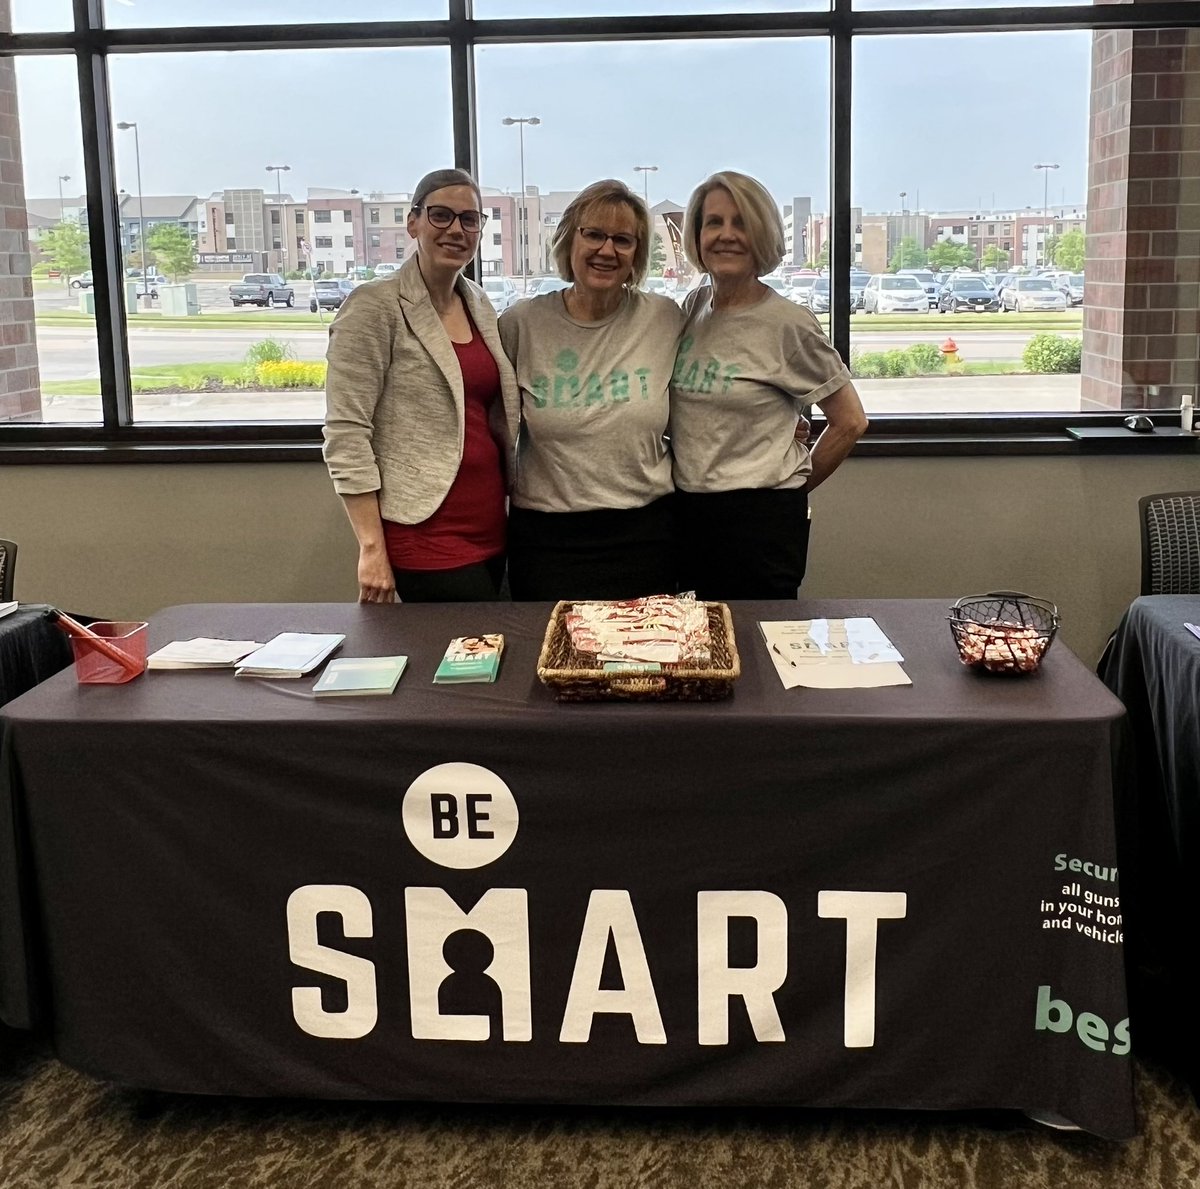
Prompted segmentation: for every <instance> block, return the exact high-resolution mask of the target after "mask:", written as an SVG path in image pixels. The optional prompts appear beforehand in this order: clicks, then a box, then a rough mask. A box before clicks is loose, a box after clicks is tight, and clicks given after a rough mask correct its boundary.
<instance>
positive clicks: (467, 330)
mask: <svg viewBox="0 0 1200 1189" xmlns="http://www.w3.org/2000/svg"><path fill="white" fill-rule="evenodd" d="M481 205H482V199H481V196H480V193H479V187H478V186H477V185H476V183H475V180H474V179H473V178H472V177H471V175H470V174H468V173H465V172H464V171H463V170H460V169H441V170H437V171H436V172H434V173H431V174H427V175H426V176H425V177H424V178H422V179H421V181H420V182H419V183H418V184H417V188H416V190H415V191H414V193H413V203H412V210H411V211H410V213H409V216H408V234H409V235H410V236H411V237H412V238H413V239H414V240H415V241H416V245H417V250H416V253H415V254H414V255H412V256H410V257H409V259H408V260H406V261H405V263H404V265H403V266H402V267H401V268H399V269H398V270H397V271H396V272H394V273H393V274H392V275H391V276H390V277H387V278H385V279H383V280H379V281H373V282H371V283H370V284H368V285H362V286H360V287H359V288H357V289H355V290H354V292H353V293H351V294H350V296H349V297H348V298H347V299H346V301H345V303H344V304H343V306H342V308H341V309H340V310H339V311H338V315H337V317H336V318H335V319H334V321H333V325H332V326H331V328H330V331H329V351H328V354H327V359H328V361H329V368H328V375H327V378H326V412H325V449H324V455H325V463H326V465H327V466H328V467H329V474H330V476H331V477H332V479H333V485H334V488H335V490H336V491H337V493H338V494H339V495H340V496H341V497H342V502H343V504H344V505H345V508H346V515H347V516H348V517H349V518H350V524H351V526H352V527H353V529H354V535H355V537H356V538H357V540H358V588H359V596H358V597H359V601H360V602H364V603H387V602H391V601H392V600H393V599H395V598H397V597H399V598H401V599H403V600H406V601H410V602H461V601H467V600H475V599H483V600H486V599H494V598H495V597H496V595H497V592H498V591H499V588H500V582H501V580H502V578H503V573H504V556H505V494H506V478H505V476H506V474H507V473H508V472H509V470H510V461H511V458H512V453H513V448H514V444H515V441H516V434H517V423H518V410H519V401H518V396H517V387H516V380H515V377H514V375H513V370H512V367H511V366H510V365H509V362H508V360H507V358H506V357H505V354H504V349H503V348H502V347H501V345H500V336H499V332H498V331H497V329H496V314H495V311H494V310H493V308H492V305H491V302H489V301H488V299H487V297H486V296H485V295H484V292H483V290H482V289H481V288H480V287H479V286H478V285H475V284H473V283H472V282H471V281H468V280H467V279H466V278H465V277H463V276H462V269H463V267H464V266H465V265H466V264H468V263H469V262H470V261H471V260H472V259H474V257H475V252H476V248H477V247H478V244H479V234H480V232H481V231H482V230H483V225H484V223H485V222H486V221H487V216H486V215H485V214H484V213H483V211H482V210H481V209H480V207H481Z"/></svg>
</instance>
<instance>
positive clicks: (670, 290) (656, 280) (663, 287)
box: [642, 277, 675, 297]
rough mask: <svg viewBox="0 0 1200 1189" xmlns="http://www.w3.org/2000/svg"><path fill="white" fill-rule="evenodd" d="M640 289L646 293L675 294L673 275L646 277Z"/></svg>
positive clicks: (670, 295)
mask: <svg viewBox="0 0 1200 1189" xmlns="http://www.w3.org/2000/svg"><path fill="white" fill-rule="evenodd" d="M642 289H643V291H644V292H646V293H657V294H659V295H660V296H662V297H674V296H675V278H674V277H647V278H646V279H645V280H644V281H643V282H642Z"/></svg>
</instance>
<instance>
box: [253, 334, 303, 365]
mask: <svg viewBox="0 0 1200 1189" xmlns="http://www.w3.org/2000/svg"><path fill="white" fill-rule="evenodd" d="M295 357H296V353H295V352H294V351H293V350H292V348H291V347H290V346H289V345H288V344H287V343H281V342H280V341H279V340H278V339H259V340H258V342H257V343H251V344H250V350H249V351H247V352H246V362H247V363H248V364H249V365H250V366H251V367H257V366H258V365H259V364H260V363H282V362H283V361H284V360H285V359H295Z"/></svg>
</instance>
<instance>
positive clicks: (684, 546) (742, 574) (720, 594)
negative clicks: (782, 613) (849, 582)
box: [675, 488, 808, 601]
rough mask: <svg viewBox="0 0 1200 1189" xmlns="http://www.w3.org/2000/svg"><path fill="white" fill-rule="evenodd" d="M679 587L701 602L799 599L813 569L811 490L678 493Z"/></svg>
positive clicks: (676, 510) (676, 504)
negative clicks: (810, 560)
mask: <svg viewBox="0 0 1200 1189" xmlns="http://www.w3.org/2000/svg"><path fill="white" fill-rule="evenodd" d="M675 517H676V524H677V526H678V535H677V541H678V558H679V561H678V571H679V589H680V590H694V591H695V592H696V595H697V596H698V597H699V598H702V599H720V600H722V601H728V600H729V599H794V598H795V597H796V588H797V587H798V586H799V585H800V583H801V582H803V581H804V570H805V567H806V565H807V564H808V492H807V491H805V490H804V488H799V489H798V490H792V489H787V490H742V491H718V492H711V493H703V494H698V493H694V492H689V491H677V492H676V493H675Z"/></svg>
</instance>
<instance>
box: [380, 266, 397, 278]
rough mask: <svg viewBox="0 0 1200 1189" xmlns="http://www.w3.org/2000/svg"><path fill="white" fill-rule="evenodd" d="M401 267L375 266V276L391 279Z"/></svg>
mask: <svg viewBox="0 0 1200 1189" xmlns="http://www.w3.org/2000/svg"><path fill="white" fill-rule="evenodd" d="M399 267H400V265H398V264H377V265H375V275H376V276H377V277H390V276H391V275H392V273H394V272H395V271H396V270H397V269H398V268H399Z"/></svg>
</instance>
